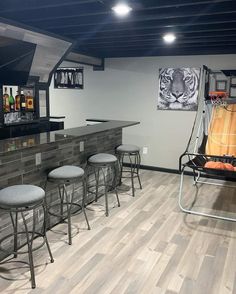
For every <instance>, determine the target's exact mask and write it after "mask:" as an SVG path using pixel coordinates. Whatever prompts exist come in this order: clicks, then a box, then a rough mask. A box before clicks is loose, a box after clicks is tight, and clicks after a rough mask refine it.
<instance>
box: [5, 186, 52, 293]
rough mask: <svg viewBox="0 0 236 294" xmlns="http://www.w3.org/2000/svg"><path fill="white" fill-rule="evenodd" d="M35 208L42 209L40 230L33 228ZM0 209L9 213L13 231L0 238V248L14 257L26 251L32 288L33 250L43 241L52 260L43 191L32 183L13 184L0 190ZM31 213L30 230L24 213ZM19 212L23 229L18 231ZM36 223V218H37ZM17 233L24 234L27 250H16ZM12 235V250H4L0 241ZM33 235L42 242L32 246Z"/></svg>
mask: <svg viewBox="0 0 236 294" xmlns="http://www.w3.org/2000/svg"><path fill="white" fill-rule="evenodd" d="M36 208H37V209H39V208H42V209H43V228H42V231H41V232H38V231H36V230H35V226H36V213H35V211H36ZM0 209H1V210H3V211H6V212H9V213H10V217H11V221H12V225H13V233H11V234H9V235H7V236H5V237H4V238H2V239H1V240H0V250H2V251H4V252H6V253H8V254H14V257H17V254H25V253H28V257H29V266H30V274H31V286H32V288H35V287H36V283H35V273H34V262H33V251H35V250H37V249H39V248H41V247H42V246H43V245H44V244H45V243H46V246H47V249H48V253H49V256H50V259H51V262H54V260H53V256H52V253H51V250H50V247H49V243H48V240H47V236H46V209H45V192H44V190H43V189H41V188H40V187H37V186H33V185H14V186H10V187H7V188H4V189H2V190H0ZM28 212H32V213H33V220H32V230H30V229H29V222H28V220H26V215H25V214H26V213H27V214H28ZM19 214H20V215H21V218H22V221H23V228H24V230H23V231H20V232H18V223H19V221H18V218H19ZM37 224H38V219H37ZM18 235H25V237H26V244H27V247H28V250H26V251H18V248H17V243H18V240H17V239H18V238H17V237H18ZM11 237H13V251H10V250H6V249H4V248H2V245H1V244H2V242H3V241H5V240H7V239H8V238H11ZM35 237H42V238H43V242H42V243H41V244H40V245H38V246H37V247H35V248H33V240H34V238H35Z"/></svg>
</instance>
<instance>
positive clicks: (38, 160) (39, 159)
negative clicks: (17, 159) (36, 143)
mask: <svg viewBox="0 0 236 294" xmlns="http://www.w3.org/2000/svg"><path fill="white" fill-rule="evenodd" d="M41 163H42V156H41V153H36V154H35V165H40V164H41Z"/></svg>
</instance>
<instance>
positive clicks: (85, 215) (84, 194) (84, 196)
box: [82, 179, 90, 230]
mask: <svg viewBox="0 0 236 294" xmlns="http://www.w3.org/2000/svg"><path fill="white" fill-rule="evenodd" d="M86 195H87V183H86V179H83V199H82V211H83V213H84V217H85V220H86V223H87V226H88V230H90V225H89V221H88V218H87V214H86V211H85V198H86Z"/></svg>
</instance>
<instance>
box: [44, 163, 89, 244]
mask: <svg viewBox="0 0 236 294" xmlns="http://www.w3.org/2000/svg"><path fill="white" fill-rule="evenodd" d="M47 181H48V182H51V183H55V184H57V186H58V191H59V197H60V213H54V212H53V211H52V208H53V206H54V205H51V206H50V205H49V207H48V213H49V214H50V215H53V216H57V217H58V216H59V217H60V218H61V221H62V222H63V221H64V220H65V219H66V218H67V219H68V243H69V245H71V244H72V236H71V215H75V214H76V213H78V212H80V209H81V210H82V212H83V214H84V217H85V220H86V223H87V226H88V230H90V225H89V222H88V218H87V215H86V212H85V197H86V193H87V189H86V179H85V176H84V170H83V169H82V168H80V167H78V166H73V165H64V166H61V167H58V168H55V169H54V170H52V171H51V172H50V173H49V174H48V177H47ZM76 182H82V185H83V196H82V204H81V205H80V204H78V203H76V202H74V194H75V193H74V192H75V183H76ZM71 184H72V185H73V188H72V193H71V197H70V196H69V193H68V191H67V186H69V185H71ZM73 206H74V207H75V206H77V207H78V210H76V211H75V212H73V213H72V212H71V209H72V207H73ZM64 207H66V210H65V211H64Z"/></svg>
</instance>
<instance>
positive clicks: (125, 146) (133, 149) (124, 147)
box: [116, 144, 140, 153]
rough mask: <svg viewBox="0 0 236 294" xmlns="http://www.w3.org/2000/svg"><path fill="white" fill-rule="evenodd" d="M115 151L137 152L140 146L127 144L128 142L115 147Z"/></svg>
mask: <svg viewBox="0 0 236 294" xmlns="http://www.w3.org/2000/svg"><path fill="white" fill-rule="evenodd" d="M116 151H117V152H121V153H122V152H126V153H132V152H139V151H140V148H139V147H138V146H135V145H128V144H123V145H120V146H118V147H117V148H116Z"/></svg>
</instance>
